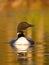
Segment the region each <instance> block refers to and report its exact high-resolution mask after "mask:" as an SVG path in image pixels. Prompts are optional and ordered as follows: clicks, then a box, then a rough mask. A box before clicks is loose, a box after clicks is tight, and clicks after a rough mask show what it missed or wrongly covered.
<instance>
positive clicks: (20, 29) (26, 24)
mask: <svg viewBox="0 0 49 65" xmlns="http://www.w3.org/2000/svg"><path fill="white" fill-rule="evenodd" d="M32 26H34V25H31V24H29V23H27V22H21V23H19V25H18V27H17V32H19V31H22V30H25V29H27V28H28V27H32Z"/></svg>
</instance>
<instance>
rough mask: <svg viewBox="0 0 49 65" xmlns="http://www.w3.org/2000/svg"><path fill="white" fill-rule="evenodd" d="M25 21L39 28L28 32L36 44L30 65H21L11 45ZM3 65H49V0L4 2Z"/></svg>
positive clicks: (0, 21) (0, 6)
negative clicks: (21, 23) (22, 22)
mask: <svg viewBox="0 0 49 65" xmlns="http://www.w3.org/2000/svg"><path fill="white" fill-rule="evenodd" d="M21 21H26V22H28V23H31V24H34V25H35V26H34V27H33V28H29V29H27V30H26V31H25V34H26V36H28V37H30V38H32V39H33V40H34V41H35V46H34V48H33V50H34V52H32V53H29V52H28V54H27V56H29V57H30V58H28V61H22V60H21V61H18V60H17V56H16V54H15V53H14V50H13V49H12V48H11V47H10V43H9V41H10V40H12V39H13V38H16V37H17V25H18V24H19V23H20V22H21ZM0 65H49V0H0Z"/></svg>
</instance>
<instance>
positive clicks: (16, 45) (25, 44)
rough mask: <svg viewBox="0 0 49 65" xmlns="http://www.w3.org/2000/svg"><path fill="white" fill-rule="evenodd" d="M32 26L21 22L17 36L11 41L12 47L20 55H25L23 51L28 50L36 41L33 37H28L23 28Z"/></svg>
mask: <svg viewBox="0 0 49 65" xmlns="http://www.w3.org/2000/svg"><path fill="white" fill-rule="evenodd" d="M23 25H24V27H23ZM25 25H26V26H25ZM31 26H32V25H30V24H27V23H26V22H22V23H20V24H19V26H18V28H17V32H18V35H17V38H15V39H13V40H11V41H10V45H11V47H12V48H13V49H14V50H15V51H16V52H18V53H19V54H20V55H23V54H22V52H27V51H28V49H29V48H32V47H33V45H34V41H33V40H32V39H31V38H28V37H26V36H25V35H24V33H23V30H25V29H26V28H28V27H31Z"/></svg>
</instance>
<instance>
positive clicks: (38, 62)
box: [0, 42, 49, 65]
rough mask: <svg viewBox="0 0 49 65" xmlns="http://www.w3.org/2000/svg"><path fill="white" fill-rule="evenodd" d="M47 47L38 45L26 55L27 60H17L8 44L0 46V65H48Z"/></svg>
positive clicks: (15, 54)
mask: <svg viewBox="0 0 49 65" xmlns="http://www.w3.org/2000/svg"><path fill="white" fill-rule="evenodd" d="M48 49H49V46H48V45H42V44H38V45H35V47H34V48H33V50H34V51H32V52H28V53H27V59H18V56H17V53H15V52H14V50H13V49H12V48H11V47H10V45H9V43H5V42H4V43H2V42H1V44H0V65H49V51H48Z"/></svg>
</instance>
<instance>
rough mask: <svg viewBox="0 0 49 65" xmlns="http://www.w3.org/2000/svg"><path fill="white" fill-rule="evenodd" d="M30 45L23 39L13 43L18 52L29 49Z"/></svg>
mask: <svg viewBox="0 0 49 65" xmlns="http://www.w3.org/2000/svg"><path fill="white" fill-rule="evenodd" d="M29 45H30V43H29V41H28V40H27V39H26V38H25V37H21V38H19V39H18V40H17V41H16V42H15V43H14V46H15V47H16V48H17V50H18V51H19V52H21V51H26V50H27V49H28V47H29Z"/></svg>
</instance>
